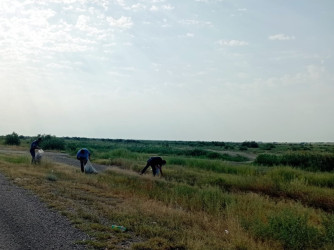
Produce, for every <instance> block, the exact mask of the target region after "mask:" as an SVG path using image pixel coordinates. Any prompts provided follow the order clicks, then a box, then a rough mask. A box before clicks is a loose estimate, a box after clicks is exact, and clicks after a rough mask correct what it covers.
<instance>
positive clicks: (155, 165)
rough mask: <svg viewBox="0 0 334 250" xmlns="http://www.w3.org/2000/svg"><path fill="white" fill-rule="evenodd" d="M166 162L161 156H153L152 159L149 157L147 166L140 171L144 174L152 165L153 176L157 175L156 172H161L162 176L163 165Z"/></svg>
mask: <svg viewBox="0 0 334 250" xmlns="http://www.w3.org/2000/svg"><path fill="white" fill-rule="evenodd" d="M165 164H166V161H165V160H163V159H162V158H161V157H159V156H154V157H151V158H150V159H148V161H147V163H146V166H145V167H144V168H143V169H142V171H140V174H141V175H142V174H143V173H145V171H146V169H147V168H148V167H149V166H151V167H152V172H153V176H155V175H156V174H159V173H160V174H161V176H163V173H162V169H161V167H162V166H163V165H165Z"/></svg>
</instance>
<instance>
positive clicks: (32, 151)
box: [30, 149, 36, 163]
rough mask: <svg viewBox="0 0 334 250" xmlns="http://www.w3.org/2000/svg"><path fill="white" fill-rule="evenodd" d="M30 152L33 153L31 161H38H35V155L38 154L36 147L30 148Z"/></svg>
mask: <svg viewBox="0 0 334 250" xmlns="http://www.w3.org/2000/svg"><path fill="white" fill-rule="evenodd" d="M30 154H31V157H32V158H31V163H36V161H35V156H36V154H35V149H30Z"/></svg>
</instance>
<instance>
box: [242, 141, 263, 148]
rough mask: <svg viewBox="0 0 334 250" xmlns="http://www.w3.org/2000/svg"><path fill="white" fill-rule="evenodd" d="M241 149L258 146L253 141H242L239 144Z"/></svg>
mask: <svg viewBox="0 0 334 250" xmlns="http://www.w3.org/2000/svg"><path fill="white" fill-rule="evenodd" d="M241 147H247V148H258V147H259V144H257V142H255V141H244V142H243V143H242V144H241Z"/></svg>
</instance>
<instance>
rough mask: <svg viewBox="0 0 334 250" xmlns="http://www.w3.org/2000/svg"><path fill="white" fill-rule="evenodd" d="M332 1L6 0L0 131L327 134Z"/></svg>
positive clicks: (191, 136)
mask: <svg viewBox="0 0 334 250" xmlns="http://www.w3.org/2000/svg"><path fill="white" fill-rule="evenodd" d="M333 13H334V1H333V0H317V1H315V0H293V1H291V0H270V1H269V0H137V1H132V0H109V1H108V0H20V1H17V0H1V1H0V87H1V92H0V117H1V118H0V135H6V134H9V133H11V132H13V131H15V132H16V133H18V134H20V135H31V136H34V135H37V134H51V135H56V136H80V137H94V138H121V139H152V140H205V141H206V140H208V141H246V140H256V141H268V142H272V141H277V142H312V141H323V142H329V141H330V142H333V141H334V57H333V56H334V15H333Z"/></svg>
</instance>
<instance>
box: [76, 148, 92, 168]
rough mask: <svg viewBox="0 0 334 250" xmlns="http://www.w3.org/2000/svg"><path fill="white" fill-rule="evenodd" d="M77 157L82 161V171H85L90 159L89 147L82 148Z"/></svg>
mask: <svg viewBox="0 0 334 250" xmlns="http://www.w3.org/2000/svg"><path fill="white" fill-rule="evenodd" d="M77 159H78V160H79V161H80V167H81V172H85V169H84V166H85V165H86V163H87V162H88V160H89V159H90V152H89V150H88V149H87V148H82V149H80V150H79V151H78V153H77Z"/></svg>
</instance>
